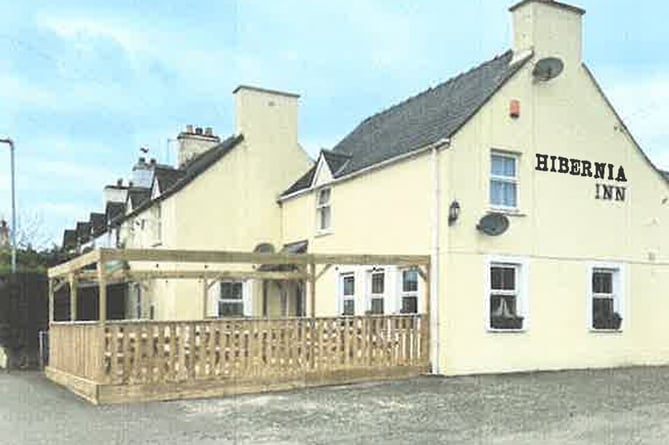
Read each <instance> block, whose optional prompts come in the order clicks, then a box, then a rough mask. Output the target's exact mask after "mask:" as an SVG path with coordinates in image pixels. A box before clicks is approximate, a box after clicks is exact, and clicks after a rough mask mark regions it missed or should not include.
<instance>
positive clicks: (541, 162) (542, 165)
mask: <svg viewBox="0 0 669 445" xmlns="http://www.w3.org/2000/svg"><path fill="white" fill-rule="evenodd" d="M535 170H538V171H542V172H554V173H563V174H569V175H572V176H587V177H589V178H595V179H604V180H608V181H616V182H627V177H625V169H624V168H623V167H622V165H621V166H619V167H618V168H616V166H615V165H613V164H608V163H606V162H590V161H583V160H580V159H573V158H565V157H562V156H553V155H546V154H541V153H537V166H536V168H535ZM614 173H615V174H614ZM595 199H604V200H609V201H613V200H614V199H615V200H616V201H624V200H625V187H622V186H619V185H607V184H600V183H596V184H595Z"/></svg>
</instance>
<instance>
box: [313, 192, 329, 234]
mask: <svg viewBox="0 0 669 445" xmlns="http://www.w3.org/2000/svg"><path fill="white" fill-rule="evenodd" d="M316 219H317V228H318V230H319V231H326V230H329V229H330V225H331V222H332V221H331V220H332V210H331V208H330V189H329V188H326V189H321V190H319V191H318V201H317V203H316Z"/></svg>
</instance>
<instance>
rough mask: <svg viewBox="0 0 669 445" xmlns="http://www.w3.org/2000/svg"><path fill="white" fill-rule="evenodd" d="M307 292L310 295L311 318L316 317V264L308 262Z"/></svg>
mask: <svg viewBox="0 0 669 445" xmlns="http://www.w3.org/2000/svg"><path fill="white" fill-rule="evenodd" d="M309 283H311V285H310V286H309V287H310V289H309V293H310V296H311V318H316V264H315V263H311V264H309Z"/></svg>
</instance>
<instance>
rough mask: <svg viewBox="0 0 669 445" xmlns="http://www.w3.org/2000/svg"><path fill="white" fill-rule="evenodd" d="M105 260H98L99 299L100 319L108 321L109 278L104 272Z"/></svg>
mask: <svg viewBox="0 0 669 445" xmlns="http://www.w3.org/2000/svg"><path fill="white" fill-rule="evenodd" d="M104 267H105V265H104V262H103V261H102V260H100V261H98V289H99V290H98V301H99V303H98V304H99V306H98V308H99V320H100V321H101V322H105V321H107V280H106V278H105V273H104Z"/></svg>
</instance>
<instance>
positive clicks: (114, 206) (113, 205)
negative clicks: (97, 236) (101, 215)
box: [105, 201, 125, 224]
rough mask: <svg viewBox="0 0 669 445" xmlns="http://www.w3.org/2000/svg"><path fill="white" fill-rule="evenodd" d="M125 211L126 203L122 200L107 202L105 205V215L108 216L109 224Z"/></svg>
mask: <svg viewBox="0 0 669 445" xmlns="http://www.w3.org/2000/svg"><path fill="white" fill-rule="evenodd" d="M124 213H125V204H124V203H122V202H111V201H108V202H107V206H106V207H105V216H106V217H107V224H112V222H114V220H115V219H117V218H118V217H120V216H121V217H122V216H123V214H124Z"/></svg>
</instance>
